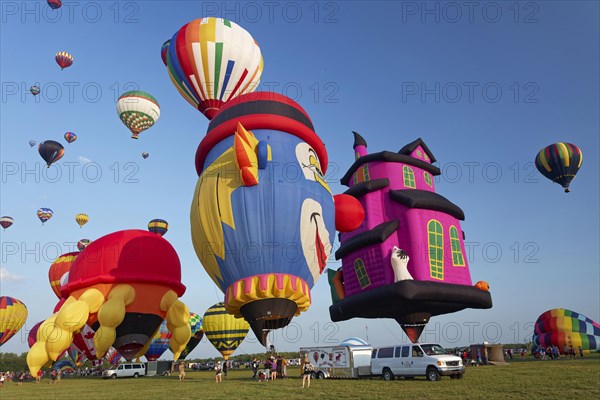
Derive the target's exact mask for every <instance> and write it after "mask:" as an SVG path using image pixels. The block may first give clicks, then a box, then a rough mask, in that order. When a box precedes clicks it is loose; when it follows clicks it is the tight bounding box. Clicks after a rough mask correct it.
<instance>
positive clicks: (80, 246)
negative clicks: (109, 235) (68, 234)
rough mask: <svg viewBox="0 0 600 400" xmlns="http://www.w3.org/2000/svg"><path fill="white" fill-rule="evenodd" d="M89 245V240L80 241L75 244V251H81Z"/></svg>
mask: <svg viewBox="0 0 600 400" xmlns="http://www.w3.org/2000/svg"><path fill="white" fill-rule="evenodd" d="M90 243H92V241H91V240H90V239H81V240H80V241H79V242H77V250H79V251H83V249H85V248H86V247H87V245H88V244H90Z"/></svg>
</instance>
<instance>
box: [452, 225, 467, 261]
mask: <svg viewBox="0 0 600 400" xmlns="http://www.w3.org/2000/svg"><path fill="white" fill-rule="evenodd" d="M450 244H451V245H452V265H454V266H455V267H464V266H465V257H464V256H463V252H462V249H461V248H460V239H459V237H458V229H456V227H455V226H454V225H452V226H451V227H450Z"/></svg>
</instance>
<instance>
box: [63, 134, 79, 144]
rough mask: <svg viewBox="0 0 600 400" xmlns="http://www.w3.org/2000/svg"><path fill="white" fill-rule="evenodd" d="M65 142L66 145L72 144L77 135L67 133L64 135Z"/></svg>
mask: <svg viewBox="0 0 600 400" xmlns="http://www.w3.org/2000/svg"><path fill="white" fill-rule="evenodd" d="M65 140H66V141H67V143H73V142H74V141H76V140H77V135H76V134H74V133H73V132H67V133H65Z"/></svg>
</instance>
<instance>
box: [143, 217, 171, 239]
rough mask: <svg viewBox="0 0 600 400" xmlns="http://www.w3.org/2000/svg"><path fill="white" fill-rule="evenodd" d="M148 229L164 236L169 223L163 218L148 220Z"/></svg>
mask: <svg viewBox="0 0 600 400" xmlns="http://www.w3.org/2000/svg"><path fill="white" fill-rule="evenodd" d="M148 230H149V231H150V232H152V233H156V234H157V235H160V236H164V235H165V233H167V231H168V230H169V223H168V222H167V221H165V220H164V219H153V220H152V221H150V222H148Z"/></svg>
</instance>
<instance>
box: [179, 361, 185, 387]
mask: <svg viewBox="0 0 600 400" xmlns="http://www.w3.org/2000/svg"><path fill="white" fill-rule="evenodd" d="M184 379H185V363H184V362H183V361H182V362H180V363H179V382H183V380H184Z"/></svg>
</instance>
